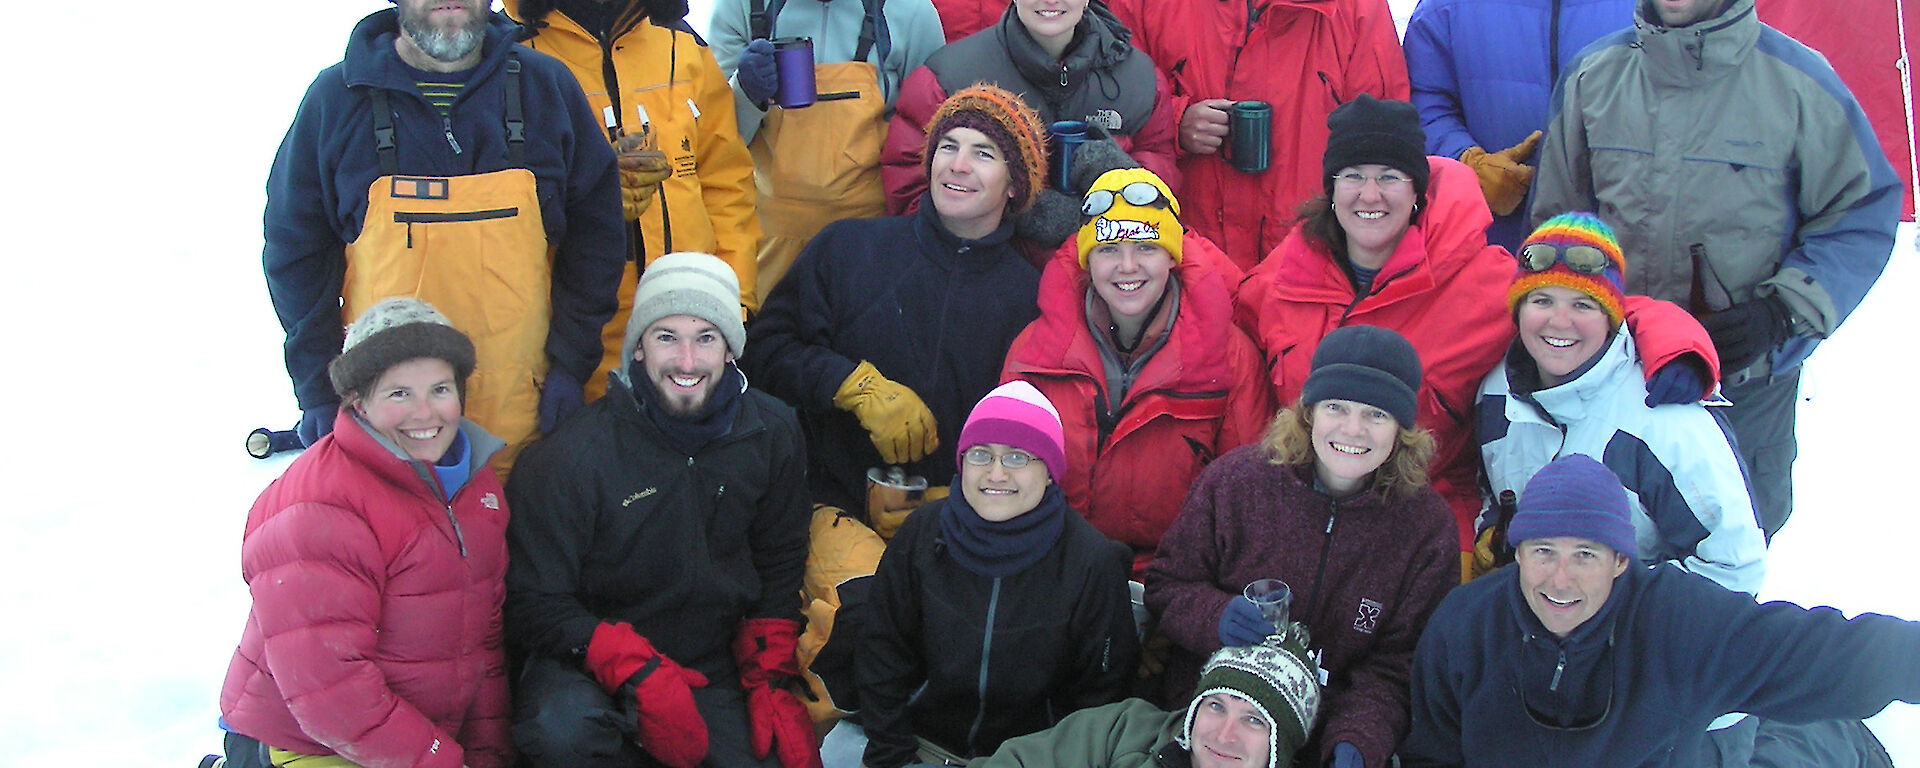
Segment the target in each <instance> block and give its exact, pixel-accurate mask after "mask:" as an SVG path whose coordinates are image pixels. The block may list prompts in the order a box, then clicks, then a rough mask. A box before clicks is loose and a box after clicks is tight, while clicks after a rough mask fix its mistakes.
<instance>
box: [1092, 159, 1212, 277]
mask: <svg viewBox="0 0 1920 768" xmlns="http://www.w3.org/2000/svg"><path fill="white" fill-rule="evenodd" d="M1134 184H1147V185H1150V186H1152V187H1153V188H1154V189H1155V190H1157V191H1158V192H1159V195H1158V197H1156V198H1155V199H1154V200H1153V201H1151V202H1148V203H1147V204H1146V205H1134V204H1133V203H1131V202H1128V201H1127V199H1126V195H1125V194H1124V192H1125V191H1126V189H1127V187H1129V186H1132V185H1134ZM1143 189H1144V188H1143ZM1096 193H1103V194H1099V195H1096ZM1096 197H1098V198H1100V199H1101V201H1102V202H1104V203H1105V205H1104V206H1103V207H1101V210H1100V212H1099V213H1089V211H1092V210H1093V209H1094V203H1095V202H1096ZM1080 210H1081V213H1082V214H1084V215H1086V216H1087V220H1086V222H1085V223H1083V224H1081V225H1080V237H1079V240H1078V243H1079V246H1080V268H1081V269H1086V268H1087V254H1090V253H1092V252H1093V249H1094V248H1096V247H1099V246H1102V245H1109V244H1112V243H1121V242H1133V243H1153V244H1154V245H1158V246H1160V248H1161V249H1162V250H1165V251H1166V252H1167V253H1168V254H1171V255H1172V256H1173V263H1175V264H1179V263H1180V260H1181V259H1182V258H1183V257H1184V254H1183V253H1182V246H1181V244H1182V243H1184V242H1185V241H1186V236H1187V228H1186V227H1185V226H1184V225H1182V224H1181V223H1180V200H1179V199H1178V198H1175V197H1174V196H1173V190H1172V189H1169V188H1167V182H1165V181H1162V180H1161V179H1160V177H1159V176H1157V175H1155V174H1154V172H1153V171H1149V170H1147V169H1145V168H1115V169H1113V170H1111V171H1107V172H1106V173H1103V174H1100V178H1098V179H1095V180H1094V182H1093V185H1092V186H1090V187H1088V188H1087V196H1086V198H1085V203H1083V204H1082V206H1081V209H1080Z"/></svg>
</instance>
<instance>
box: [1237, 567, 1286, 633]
mask: <svg viewBox="0 0 1920 768" xmlns="http://www.w3.org/2000/svg"><path fill="white" fill-rule="evenodd" d="M1242 594H1244V595H1246V597H1247V600H1248V601H1251V602H1252V603H1253V604H1254V606H1255V607H1257V608H1259V609H1260V615H1261V616H1262V617H1264V618H1266V620H1267V621H1270V622H1273V626H1274V628H1275V630H1276V631H1277V630H1279V629H1283V628H1285V627H1286V626H1287V609H1288V608H1289V607H1290V606H1291V605H1292V604H1293V588H1292V587H1289V586H1287V583H1286V582H1284V581H1281V580H1279V579H1255V580H1253V581H1251V582H1248V583H1247V588H1246V591H1245V592H1243V593H1242Z"/></svg>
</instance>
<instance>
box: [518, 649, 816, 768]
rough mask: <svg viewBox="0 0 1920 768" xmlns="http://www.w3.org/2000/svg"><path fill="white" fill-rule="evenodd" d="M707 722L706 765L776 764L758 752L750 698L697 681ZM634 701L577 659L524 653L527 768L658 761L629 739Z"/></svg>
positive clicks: (645, 767)
mask: <svg viewBox="0 0 1920 768" xmlns="http://www.w3.org/2000/svg"><path fill="white" fill-rule="evenodd" d="M693 703H694V706H695V707H696V708H698V709H699V710H700V716H701V718H702V719H704V720H706V722H707V744H708V746H707V759H706V761H705V762H703V763H701V765H702V766H705V767H706V768H780V761H779V759H778V758H777V757H775V756H774V755H773V754H771V753H769V754H768V755H767V759H765V760H756V759H754V757H753V749H752V745H751V743H750V738H749V737H750V735H751V733H752V731H751V726H750V724H749V723H748V721H747V700H746V697H745V696H744V695H743V694H741V692H740V691H739V690H738V689H717V688H712V687H708V688H697V689H694V692H693ZM636 731H637V726H636V725H635V720H634V703H633V702H631V701H627V702H617V701H614V697H612V696H609V695H607V693H606V692H605V691H603V690H601V689H600V683H599V682H598V681H596V680H594V679H593V678H592V677H590V676H588V675H587V673H586V671H585V670H582V669H580V667H579V666H578V665H576V664H570V663H566V662H562V661H560V660H558V659H552V658H533V659H528V660H527V662H526V664H525V665H524V666H523V667H522V668H521V670H520V679H519V685H518V686H517V687H516V689H515V691H514V712H513V745H514V748H515V749H517V750H519V752H520V759H521V763H522V764H523V765H527V766H531V768H663V766H662V764H661V763H660V761H658V760H655V759H653V756H652V755H649V754H647V752H646V750H643V749H641V748H640V745H639V744H638V743H636V742H635V741H634V736H635V733H636Z"/></svg>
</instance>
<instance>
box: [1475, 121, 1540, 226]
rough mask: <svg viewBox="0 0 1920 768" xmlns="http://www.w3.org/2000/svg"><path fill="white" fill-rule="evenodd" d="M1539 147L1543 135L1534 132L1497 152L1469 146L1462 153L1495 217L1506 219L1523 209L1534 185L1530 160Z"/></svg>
mask: <svg viewBox="0 0 1920 768" xmlns="http://www.w3.org/2000/svg"><path fill="white" fill-rule="evenodd" d="M1537 146H1540V132H1539V131H1534V132H1533V133H1532V134H1531V135H1529V136H1527V138H1526V139H1524V140H1522V141H1521V142H1520V143H1519V144H1515V145H1513V146H1511V147H1507V148H1506V149H1503V150H1500V151H1498V152H1492V153H1489V152H1487V151H1486V150H1484V149H1481V148H1479V147H1468V148H1467V151H1465V152H1462V153H1460V162H1462V163H1466V164H1467V167H1468V168H1472V169H1473V175H1474V176H1477V177H1479V179H1480V194H1482V195H1486V197H1487V207H1488V208H1492V209H1493V212H1494V214H1496V215H1499V216H1505V215H1507V214H1510V213H1513V211H1514V209H1516V208H1519V207H1520V203H1522V202H1524V201H1525V200H1526V199H1527V187H1528V186H1531V185H1532V184H1533V167H1532V166H1530V165H1527V161H1528V160H1531V159H1533V149H1534V147H1537Z"/></svg>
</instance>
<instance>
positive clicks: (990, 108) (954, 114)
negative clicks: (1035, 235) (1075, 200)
mask: <svg viewBox="0 0 1920 768" xmlns="http://www.w3.org/2000/svg"><path fill="white" fill-rule="evenodd" d="M955 128H972V129H974V130H976V131H979V132H981V133H983V134H986V137H987V140H988V141H991V142H993V145H994V146H996V147H999V148H1000V156H1001V157H1002V158H1004V159H1005V160H1006V161H1007V178H1008V180H1009V182H1010V186H1011V187H1012V190H1013V199H1012V200H1011V201H1009V202H1008V203H1007V213H1008V214H1016V213H1020V212H1022V211H1025V210H1026V209H1027V206H1030V205H1032V204H1033V198H1034V196H1035V195H1038V194H1040V189H1041V188H1042V187H1044V186H1045V185H1046V183H1047V130H1046V126H1045V125H1044V124H1042V123H1041V122H1040V115H1039V114H1037V113H1035V112H1034V111H1033V108H1032V107H1029V106H1027V103H1026V102H1025V101H1022V100H1021V99H1020V97H1019V96H1017V95H1015V94H1013V93H1010V92H1008V91H1006V90H1005V89H1002V88H1000V87H998V86H994V85H989V84H987V83H974V84H973V85H970V86H968V87H966V88H962V89H960V90H959V92H957V93H955V94H953V95H952V96H948V97H947V100H946V101H943V102H940V109H938V110H936V111H935V112H934V113H933V119H932V120H928V121H927V145H926V146H925V147H923V148H922V150H921V155H920V173H921V175H923V176H925V177H926V178H927V180H928V183H932V180H933V151H934V149H935V148H936V147H938V146H940V137H942V136H945V135H946V134H947V131H950V130H953V129H955Z"/></svg>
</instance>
